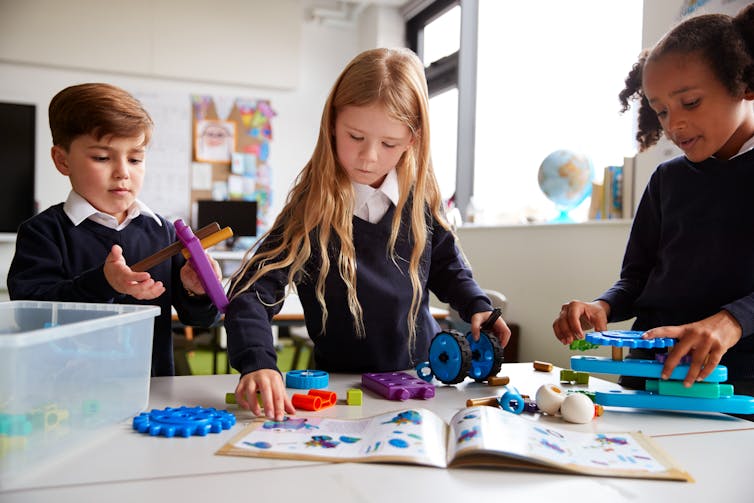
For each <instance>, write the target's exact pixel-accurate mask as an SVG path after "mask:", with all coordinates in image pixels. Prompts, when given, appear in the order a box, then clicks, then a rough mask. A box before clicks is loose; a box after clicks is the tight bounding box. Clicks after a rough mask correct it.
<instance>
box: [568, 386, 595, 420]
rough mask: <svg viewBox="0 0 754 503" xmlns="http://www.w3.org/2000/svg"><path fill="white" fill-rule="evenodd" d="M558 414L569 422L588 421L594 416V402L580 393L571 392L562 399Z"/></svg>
mask: <svg viewBox="0 0 754 503" xmlns="http://www.w3.org/2000/svg"><path fill="white" fill-rule="evenodd" d="M560 414H561V415H562V416H563V419H565V420H566V421H568V422H569V423H578V424H584V423H588V422H589V421H591V420H592V418H593V417H594V402H592V400H591V399H590V398H589V397H588V396H586V395H584V394H582V393H573V394H571V395H568V396H566V397H565V400H563V403H562V404H561V405H560Z"/></svg>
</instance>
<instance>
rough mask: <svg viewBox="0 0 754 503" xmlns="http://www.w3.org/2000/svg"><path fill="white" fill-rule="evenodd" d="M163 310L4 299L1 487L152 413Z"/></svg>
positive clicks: (0, 306) (0, 314) (0, 307)
mask: <svg viewBox="0 0 754 503" xmlns="http://www.w3.org/2000/svg"><path fill="white" fill-rule="evenodd" d="M159 313H160V310H159V308H157V307H154V306H138V305H121V304H85V303H67V302H36V301H12V302H0V488H2V487H3V486H4V485H5V482H8V481H9V480H10V479H12V478H15V477H16V476H18V475H20V474H23V473H25V472H28V471H30V470H32V469H33V468H35V466H36V465H39V464H41V463H42V462H43V461H47V460H49V459H50V458H54V457H55V456H57V455H59V454H62V453H63V452H65V451H67V450H69V449H72V448H74V447H75V446H76V445H77V444H80V443H82V442H84V441H85V440H86V439H87V438H89V437H90V436H91V435H93V434H94V433H96V430H98V429H100V428H102V427H103V426H108V425H112V424H115V423H119V422H122V421H124V420H127V419H129V418H131V417H133V416H135V415H137V414H138V413H139V412H141V411H143V410H144V409H145V408H146V406H147V401H148V398H149V380H150V374H151V362H152V332H153V329H154V318H155V316H157V315H159Z"/></svg>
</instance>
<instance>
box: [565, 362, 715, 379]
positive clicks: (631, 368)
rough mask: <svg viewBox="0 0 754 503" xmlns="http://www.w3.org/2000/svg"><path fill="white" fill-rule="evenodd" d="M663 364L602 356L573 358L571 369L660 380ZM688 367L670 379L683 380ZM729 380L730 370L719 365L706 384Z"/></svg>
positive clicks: (678, 371) (679, 368)
mask: <svg viewBox="0 0 754 503" xmlns="http://www.w3.org/2000/svg"><path fill="white" fill-rule="evenodd" d="M662 366H663V364H662V363H660V362H658V361H656V360H634V359H629V360H620V361H618V360H611V359H610V358H605V357H600V356H572V357H571V368H572V369H573V370H583V371H584V372H593V373H597V374H618V375H627V376H636V377H650V378H653V379H660V375H661V374H662ZM688 371H689V366H688V365H678V366H677V367H676V368H675V369H674V370H673V373H672V374H670V379H676V380H683V379H685V378H686V374H688ZM727 380H728V368H727V367H726V366H724V365H718V366H717V367H715V370H713V371H712V373H711V374H710V375H709V376H707V378H706V379H705V380H704V382H725V381H727Z"/></svg>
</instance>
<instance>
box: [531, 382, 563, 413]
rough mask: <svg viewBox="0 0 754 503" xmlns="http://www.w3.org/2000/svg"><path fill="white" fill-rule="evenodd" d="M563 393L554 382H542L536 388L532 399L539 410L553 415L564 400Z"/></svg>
mask: <svg viewBox="0 0 754 503" xmlns="http://www.w3.org/2000/svg"><path fill="white" fill-rule="evenodd" d="M565 397H566V395H565V393H563V390H562V389H560V387H559V386H555V385H554V384H543V385H542V386H540V387H539V389H538V390H537V394H536V395H535V397H534V400H535V401H536V402H537V406H538V407H539V410H541V411H542V412H544V413H546V414H550V415H551V416H554V415H556V414H557V413H558V411H559V410H560V406H561V405H562V403H563V400H565Z"/></svg>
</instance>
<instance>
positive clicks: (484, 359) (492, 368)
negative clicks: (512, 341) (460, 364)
mask: <svg viewBox="0 0 754 503" xmlns="http://www.w3.org/2000/svg"><path fill="white" fill-rule="evenodd" d="M498 311H499V309H498ZM498 316H499V315H498ZM466 341H468V343H469V349H470V350H471V368H470V369H469V377H471V378H472V379H474V380H475V381H477V382H481V381H485V380H487V378H488V377H489V376H495V375H497V373H498V372H500V368H501V367H502V365H503V345H502V344H500V340H499V339H498V338H497V337H495V336H494V335H488V334H487V333H485V332H480V333H479V340H477V341H475V340H474V337H473V336H472V335H471V332H469V333H467V334H466Z"/></svg>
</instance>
